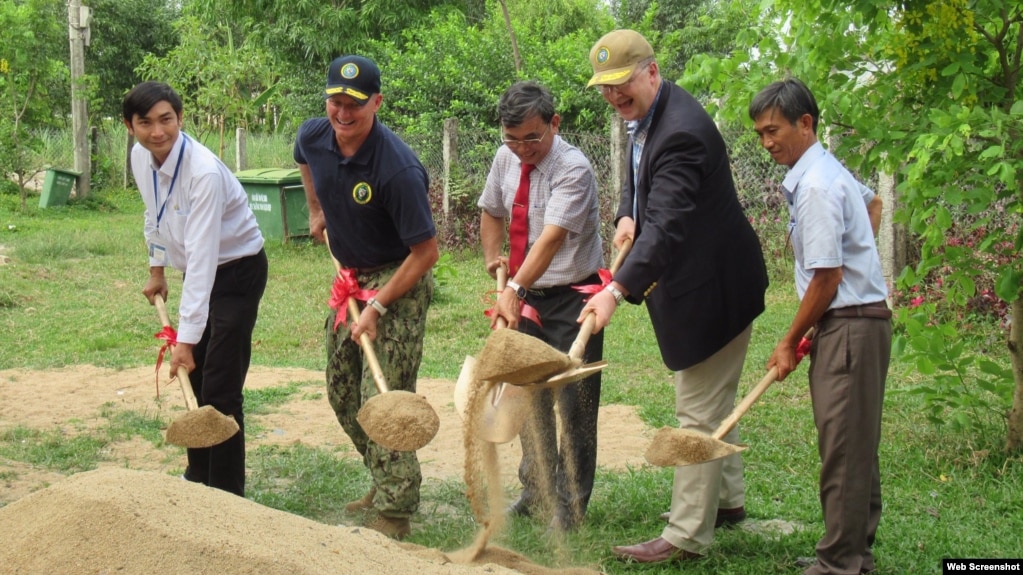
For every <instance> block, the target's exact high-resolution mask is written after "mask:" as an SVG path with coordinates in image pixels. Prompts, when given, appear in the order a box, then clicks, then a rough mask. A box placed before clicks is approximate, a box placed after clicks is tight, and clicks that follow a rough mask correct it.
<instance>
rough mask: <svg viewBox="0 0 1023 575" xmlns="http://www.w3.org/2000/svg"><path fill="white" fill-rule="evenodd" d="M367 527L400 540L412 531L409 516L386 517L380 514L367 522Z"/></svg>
mask: <svg viewBox="0 0 1023 575" xmlns="http://www.w3.org/2000/svg"><path fill="white" fill-rule="evenodd" d="M366 527H367V528H369V529H372V530H373V531H379V532H380V533H383V534H384V535H386V536H388V537H390V538H391V539H397V540H399V541H400V540H402V539H404V538H406V537H408V536H409V534H411V533H412V525H411V524H410V523H409V519H408V517H385V516H383V515H379V514H378V515H377V516H376V518H374V519H373V520H372V521H369V522H367V523H366Z"/></svg>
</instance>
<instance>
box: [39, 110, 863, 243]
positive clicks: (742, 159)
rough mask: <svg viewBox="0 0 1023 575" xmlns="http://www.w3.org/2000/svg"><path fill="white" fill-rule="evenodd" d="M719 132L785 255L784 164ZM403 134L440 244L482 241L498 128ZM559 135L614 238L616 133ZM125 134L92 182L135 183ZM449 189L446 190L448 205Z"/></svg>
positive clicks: (228, 157)
mask: <svg viewBox="0 0 1023 575" xmlns="http://www.w3.org/2000/svg"><path fill="white" fill-rule="evenodd" d="M722 134H723V136H724V137H725V141H726V143H727V144H728V146H729V151H730V157H731V162H732V172H733V175H734V178H735V183H736V188H737V191H738V194H739V199H740V201H741V202H742V205H743V208H744V209H745V210H746V213H747V215H748V216H749V217H750V219H751V222H753V224H754V226H755V227H756V228H757V230H758V232H761V238H762V241H763V242H764V244H765V246H764V247H765V255H767V256H768V257H769V258H772V257H775V258H776V257H779V256H784V253H783V252H782V250H781V248H772V247H771V246H772V244H774V243H777V242H776V240H774V239H773V238H774V237H782V236H783V235H784V230H785V220H786V219H787V215H786V214H785V206H784V200H783V198H782V195H781V193H780V190H779V185H780V183H781V180H782V178H783V177H784V173H785V168H784V167H782V166H778V165H776V164H775V163H774V162H773V160H771V158H770V157H769V156H768V155H767V154H766V153H765V152H764V151H763V150H762V149H761V148H760V146H759V144H758V143H757V140H756V138H755V137H754V135H753V134H752V133H751V132H749V131H748V130H744V129H740V128H734V129H728V128H726V129H724V130H723V131H722ZM36 135H37V136H38V137H39V138H40V139H41V140H42V142H43V146H42V149H41V151H40V152H39V153H38V157H37V158H36V159H35V162H36V163H38V165H40V166H43V165H45V166H54V167H60V168H71V167H73V158H74V149H73V142H72V139H71V135H70V133H69V132H67V131H59V130H48V131H40V132H37V133H36ZM399 135H401V136H402V138H403V139H404V140H405V141H406V142H407V143H408V144H409V146H410V147H411V148H412V149H413V150H415V152H416V153H417V155H418V156H419V158H420V161H421V162H422V163H423V165H424V166H425V167H426V169H427V172H428V173H429V176H430V181H431V190H430V194H431V203H432V205H433V206H434V209H435V211H434V213H435V216H436V219H437V224H438V230H439V233H440V241H441V243H442V245H444V246H445V247H446V248H447V249H462V248H469V249H476V248H478V246H479V209H478V208H477V207H476V200H477V199H478V197H479V195H480V193H481V192H482V190H483V185H484V183H485V182H486V177H487V173H488V172H489V170H490V165H491V162H492V160H493V157H494V154H495V153H496V151H497V149H498V147H499V146H500V132H499V130H497V129H494V130H487V131H474V130H462V131H459V132H458V133H457V138H456V142H457V145H456V146H455V150H456V153H455V155H456V157H457V161H454V162H450V165H448V166H445V163H446V159H445V153H444V135H443V133H442V132H440V131H438V132H437V133H436V134H428V135H423V134H399ZM562 137H563V138H564V139H565V140H566V141H568V142H569V143H571V144H572V145H574V146H576V147H578V148H579V149H580V150H581V151H582V152H583V153H584V154H586V156H587V157H588V158H589V159H590V163H591V164H592V165H593V168H594V171H595V173H596V176H597V182H598V189H599V194H600V212H601V221H602V223H603V230H602V234H603V236H604V238H605V241H606V242H605V243H607V244H608V245H610V239H611V236H612V234H613V233H614V230H613V219H614V214H615V211H616V209H617V206H618V196H619V190H620V185H621V183H620V182H618V181H614V179H615V177H616V176H615V174H616V171H615V170H614V166H615V163H616V162H619V161H620V159H618V158H615V157H613V152H612V148H613V147H612V145H611V136H610V134H600V133H563V134H562ZM203 140H204V142H203V143H204V144H206V145H207V147H209V148H210V149H211V150H213V151H214V152H220V151H221V150H223V151H222V153H221V155H222V159H223V160H224V162H225V163H226V164H227V165H228V166H231V167H232V168H237V165H236V160H235V157H236V147H237V142H236V141H235V138H234V137H233V134H231V136H230V137H226V138H225V140H224V142H221V141H220V138H219V136H218V135H216V134H212V135H205V136H204V137H203ZM128 142H129V140H128V135H127V132H126V130H125V129H124V126H123V125H122V124H121V123H119V122H108V123H106V124H104V125H102V126H100V127H99V128H97V129H96V130H94V131H93V132H92V141H91V146H92V153H93V155H92V157H93V180H92V182H93V183H92V188H93V189H95V190H102V189H105V188H118V187H122V186H128V187H131V186H133V185H134V182H133V181H132V178H131V176H130V174H128V173H127V172H126V157H127V150H128ZM293 146H294V134H247V135H246V141H245V146H244V149H245V156H246V157H245V159H244V166H245V167H246V168H250V169H254V168H295V167H296V165H295V162H294V160H293V157H292V148H293ZM868 179H869V178H868ZM445 183H447V186H446V192H445ZM445 193H447V194H448V197H447V210H446V211H445V209H444V206H445V201H444V194H445ZM782 243H783V242H782Z"/></svg>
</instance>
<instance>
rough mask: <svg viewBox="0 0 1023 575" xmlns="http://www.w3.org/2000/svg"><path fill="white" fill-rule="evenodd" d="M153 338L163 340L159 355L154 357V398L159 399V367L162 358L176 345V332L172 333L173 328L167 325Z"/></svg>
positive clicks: (161, 363)
mask: <svg viewBox="0 0 1023 575" xmlns="http://www.w3.org/2000/svg"><path fill="white" fill-rule="evenodd" d="M153 337H155V338H156V339H162V340H163V342H164V343H163V346H162V347H161V348H160V353H158V354H157V355H156V397H157V399H159V398H160V366H161V365H163V356H164V354H166V353H167V351H168V350H170V348H172V347H174V346H175V345H177V344H178V332H176V331H174V328H173V327H171V326H169V325H167V326H164V327H163V329H162V330H160V331H159V332H158V333H156V334H154V335H153Z"/></svg>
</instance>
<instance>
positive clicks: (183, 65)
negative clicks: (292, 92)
mask: <svg viewBox="0 0 1023 575" xmlns="http://www.w3.org/2000/svg"><path fill="white" fill-rule="evenodd" d="M175 28H176V29H177V31H178V33H179V35H180V43H179V44H178V45H177V46H176V47H175V48H174V49H172V50H171V51H170V52H168V53H167V55H166V56H165V57H163V58H158V57H156V56H154V55H147V56H146V57H145V60H144V61H143V63H142V65H141V66H140V67H139V73H140V74H141V75H142V77H144V78H146V79H151V80H158V81H162V82H167V83H168V84H170V85H172V86H173V87H174V88H175V90H176V91H177V92H178V93H179V94H180V95H181V99H182V101H183V103H184V104H185V110H186V112H187V113H188V115H189V117H190V118H191V121H192V122H193V125H194V126H195V130H196V134H197V135H199V136H200V137H201V134H202V133H204V132H207V131H210V130H216V131H217V132H218V134H219V136H220V155H221V156H223V154H224V142H225V138H224V131H225V129H226V128H227V126H228V125H231V126H241V127H248V126H249V125H250V124H253V123H258V122H260V120H261V115H260V109H261V106H263V105H264V104H265V103H266V102H267V100H268V98H270V97H271V96H273V94H274V91H275V89H276V85H277V78H278V76H277V72H276V66H275V65H274V60H273V58H272V57H271V56H270V55H269V54H267V53H266V52H265V51H264V50H262V49H261V48H259V47H258V46H253V45H251V44H249V43H245V42H242V43H241V44H240V45H239V46H237V47H236V45H235V40H234V32H233V30H232V28H231V27H229V26H224V25H222V26H216V27H210V26H207V25H204V24H203V23H201V22H199V21H198V20H196V19H195V18H194V17H191V16H185V17H183V18H181V19H180V20H178V21H177V22H176V23H175Z"/></svg>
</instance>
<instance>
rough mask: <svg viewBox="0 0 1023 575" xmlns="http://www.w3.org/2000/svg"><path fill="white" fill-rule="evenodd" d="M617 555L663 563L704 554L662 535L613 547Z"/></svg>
mask: <svg viewBox="0 0 1023 575" xmlns="http://www.w3.org/2000/svg"><path fill="white" fill-rule="evenodd" d="M611 552H612V553H614V554H615V557H618V558H619V559H624V560H625V561H632V562H635V563H663V562H665V561H689V560H691V559H700V558H702V557H703V555H700V554H699V553H692V552H690V551H686V550H685V549H682V548H679V547H675V546H674V545H672V544H671V543H668V541H667V540H665V539H664V538H662V537H658V538H657V539H651V540H650V541H647V542H646V543H637V544H636V545H625V546H617V547H612V548H611Z"/></svg>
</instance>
